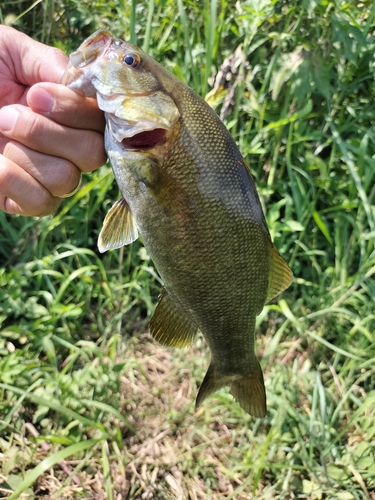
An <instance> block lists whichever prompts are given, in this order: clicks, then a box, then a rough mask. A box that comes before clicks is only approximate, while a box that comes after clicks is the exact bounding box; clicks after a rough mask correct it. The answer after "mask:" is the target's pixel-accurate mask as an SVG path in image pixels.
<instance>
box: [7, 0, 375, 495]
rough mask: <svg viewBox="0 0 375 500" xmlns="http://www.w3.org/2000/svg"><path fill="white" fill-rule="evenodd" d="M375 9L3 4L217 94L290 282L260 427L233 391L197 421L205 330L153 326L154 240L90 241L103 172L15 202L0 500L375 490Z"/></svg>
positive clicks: (108, 194) (270, 342)
mask: <svg viewBox="0 0 375 500" xmlns="http://www.w3.org/2000/svg"><path fill="white" fill-rule="evenodd" d="M374 16H375V3H374V2H373V1H372V0H371V1H370V0H365V1H362V2H354V1H351V0H347V1H344V0H304V1H297V0H288V1H286V0H281V1H276V0H243V1H241V2H240V1H238V2H235V1H231V0H211V1H209V0H207V1H199V2H196V1H195V0H177V1H172V0H159V1H158V0H149V1H146V0H145V1H138V2H137V1H135V0H133V2H130V1H129V2H126V1H125V2H122V1H120V0H106V1H104V0H95V1H87V0H36V1H35V2H33V3H32V2H30V1H23V0H19V1H17V2H15V1H14V0H2V1H1V3H0V21H1V22H2V23H5V24H10V25H13V26H14V27H16V28H17V29H19V30H22V31H24V32H26V33H27V34H29V35H30V36H32V37H33V38H36V39H38V40H40V41H43V42H44V43H48V44H54V45H56V46H58V47H60V48H62V49H63V50H64V51H66V52H70V51H72V50H74V49H75V48H77V47H78V45H79V44H80V43H81V42H82V41H83V39H85V38H86V37H87V36H89V35H90V34H91V33H92V32H93V31H94V30H96V29H97V28H99V27H100V28H104V29H109V30H110V31H111V32H112V33H113V34H114V35H116V36H119V37H124V38H125V39H127V40H131V41H133V42H135V43H137V44H139V45H140V46H142V47H143V48H144V49H145V50H146V51H148V52H149V53H150V54H151V55H152V56H153V57H154V58H155V59H157V60H158V61H159V62H161V63H162V64H163V65H165V66H166V67H167V68H168V69H169V70H170V71H172V72H173V73H175V74H176V75H177V76H178V77H180V78H181V79H182V80H184V81H185V82H187V83H188V84H189V85H191V86H192V87H193V88H194V89H195V90H196V91H197V92H198V93H199V94H201V95H202V96H205V95H207V94H208V93H209V94H208V96H207V100H208V101H209V103H210V104H211V105H212V106H213V107H215V108H216V110H217V111H218V113H221V116H222V117H223V118H224V120H225V123H226V125H227V126H228V128H229V130H230V132H231V133H232V135H233V137H234V138H235V140H236V141H237V143H238V144H239V146H240V148H241V150H242V152H243V154H244V156H245V157H246V158H247V160H248V162H249V164H250V165H251V168H252V171H253V174H254V177H255V179H256V183H257V185H258V188H259V192H260V195H261V199H262V203H263V204H264V209H265V212H266V214H267V221H268V224H269V227H270V231H271V233H272V236H273V238H274V241H275V244H276V246H277V247H278V248H279V250H280V252H281V254H282V255H283V256H284V257H285V259H286V260H287V261H288V262H289V263H290V265H291V267H292V269H293V271H294V274H295V280H294V283H293V285H292V286H291V287H290V288H289V289H288V290H287V291H286V292H285V293H284V294H283V295H282V296H281V297H279V298H278V300H276V301H274V302H273V303H272V304H270V305H268V306H266V307H265V309H264V311H263V313H262V314H261V315H260V317H259V318H258V323H257V325H258V330H257V333H258V336H257V352H258V354H259V355H260V356H261V357H262V366H263V369H264V373H265V383H266V388H267V394H268V406H269V409H268V413H267V417H266V418H265V419H264V420H257V419H254V418H252V417H250V416H249V415H246V414H245V413H244V412H243V411H242V410H241V409H240V408H239V406H238V405H237V404H236V403H235V402H234V401H233V399H232V397H231V396H230V395H228V394H227V392H225V391H223V392H220V393H218V394H217V395H215V396H214V397H212V398H210V399H209V400H208V401H206V402H205V404H204V406H203V407H202V408H200V409H199V410H198V411H197V412H195V411H194V398H195V394H196V390H197V386H198V385H199V383H200V382H201V380H202V377H203V374H204V372H205V370H206V367H207V365H208V350H207V348H206V347H205V345H204V342H203V341H202V340H201V339H200V340H198V342H197V346H196V347H193V348H191V349H189V350H184V351H178V350H172V349H169V350H168V349H164V348H160V347H159V346H157V345H156V344H155V343H154V342H153V341H152V339H150V338H149V336H148V334H147V324H148V320H149V318H150V315H151V313H152V311H153V308H154V307H155V304H156V301H157V295H158V290H159V288H160V283H159V279H158V277H157V275H156V273H155V270H154V268H153V264H152V262H151V261H150V259H149V256H148V254H147V252H146V250H145V249H144V247H143V246H142V242H141V241H137V242H135V243H134V244H133V245H132V246H130V247H126V248H125V249H122V250H120V251H112V252H108V253H106V254H104V255H99V254H98V251H97V249H96V241H97V237H98V233H99V231H100V228H101V223H102V220H103V218H104V216H105V214H106V212H107V211H108V209H109V208H110V207H111V205H112V204H113V202H114V201H115V200H116V199H117V198H118V189H117V186H116V184H115V182H114V181H113V177H112V174H111V171H110V167H109V166H108V165H107V166H103V167H102V168H101V169H100V170H98V171H97V172H95V173H94V174H93V175H87V176H85V186H84V187H83V188H82V189H81V190H80V191H79V192H78V193H77V194H76V195H75V196H74V197H73V198H70V199H68V200H66V201H65V202H64V204H63V205H62V207H61V208H60V209H59V210H58V212H57V213H56V214H54V215H53V216H50V217H46V218H43V219H36V218H35V219H34V218H22V217H11V216H7V215H5V214H4V213H0V285H1V288H0V470H1V473H0V483H1V486H0V497H6V498H11V499H15V498H30V499H32V498H51V499H53V498H69V499H76V498H77V499H78V498H95V499H136V498H140V499H153V498H155V499H173V498H178V499H185V498H186V499H219V498H228V499H249V498H256V499H271V498H272V499H294V498H298V499H307V498H308V499H313V500H320V499H336V500H337V499H339V500H352V499H353V500H354V499H355V500H357V499H375V459H374V450H375V368H374V359H375V343H374V329H375V305H374V297H375V281H374V274H375V247H374V238H375V207H374V198H375V164H374V155H375V130H374V121H375V101H374V95H375V85H374V68H375V61H374V52H375V31H374V30H375V21H374ZM226 58H230V59H229V60H228V59H226ZM223 63H224V65H223V66H222V64H223ZM220 68H221V69H222V71H221V73H220V75H222V76H223V78H221V79H220V78H219V77H220V75H219V77H218V72H219V70H220ZM215 83H216V85H215ZM202 245H204V242H202ZM228 307H230V297H228Z"/></svg>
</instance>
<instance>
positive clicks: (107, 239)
mask: <svg viewBox="0 0 375 500" xmlns="http://www.w3.org/2000/svg"><path fill="white" fill-rule="evenodd" d="M137 238H138V229H137V226H136V225H135V222H134V219H133V215H132V213H131V212H130V208H129V205H128V204H127V202H126V201H125V199H124V198H123V197H122V196H121V198H120V199H119V200H117V201H116V203H115V204H114V205H113V206H112V208H111V209H110V210H109V212H108V213H107V215H106V217H105V219H104V222H103V227H102V230H101V231H100V234H99V239H98V248H99V252H101V253H103V252H106V251H107V250H110V249H112V248H120V247H122V246H124V245H129V244H130V243H132V242H133V241H135V240H136V239H137Z"/></svg>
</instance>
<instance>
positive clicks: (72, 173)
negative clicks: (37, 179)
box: [49, 159, 81, 196]
mask: <svg viewBox="0 0 375 500" xmlns="http://www.w3.org/2000/svg"><path fill="white" fill-rule="evenodd" d="M80 175H81V171H80V170H79V169H78V168H77V167H76V166H75V165H74V164H73V163H71V162H70V161H68V160H63V159H56V161H55V165H54V176H53V179H51V182H50V186H49V189H50V191H51V193H52V194H53V196H62V195H63V194H66V193H70V192H71V191H73V190H74V189H75V188H76V187H77V185H78V183H79V179H80Z"/></svg>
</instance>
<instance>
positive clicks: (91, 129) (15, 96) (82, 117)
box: [0, 26, 106, 216]
mask: <svg viewBox="0 0 375 500" xmlns="http://www.w3.org/2000/svg"><path fill="white" fill-rule="evenodd" d="M67 63H68V57H67V56H66V55H65V54H64V53H63V52H61V51H60V50H58V49H55V48H52V47H48V46H46V45H43V44H41V43H39V42H36V41H34V40H32V39H31V38H29V37H28V36H26V35H24V34H23V33H20V32H19V31H16V30H15V29H13V28H9V27H7V26H0V210H3V211H4V212H7V213H9V214H21V215H31V216H43V215H48V214H50V213H52V212H54V211H55V210H56V208H57V207H58V206H59V205H60V203H61V198H59V197H61V196H63V195H65V194H66V193H70V192H72V191H74V190H75V188H76V187H77V186H78V184H79V182H80V178H81V172H90V171H92V170H95V169H96V168H99V167H100V166H101V165H103V164H104V163H105V161H106V154H105V151H104V144H103V131H104V126H105V122H104V116H103V113H102V112H101V111H100V110H99V109H98V108H97V105H96V100H95V99H89V98H86V97H83V96H80V95H77V94H76V93H75V92H73V91H72V90H70V89H68V88H66V87H64V86H63V85H59V82H60V80H61V77H62V75H63V73H64V70H65V68H66V65H67Z"/></svg>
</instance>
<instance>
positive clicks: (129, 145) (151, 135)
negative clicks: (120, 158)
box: [121, 128, 167, 151]
mask: <svg viewBox="0 0 375 500" xmlns="http://www.w3.org/2000/svg"><path fill="white" fill-rule="evenodd" d="M166 132H167V131H166V130H165V129H164V128H155V129H153V130H146V131H144V132H140V133H139V134H135V135H133V136H132V137H125V139H123V140H122V141H121V144H122V146H123V147H124V148H125V149H131V150H142V151H145V150H149V149H153V148H155V147H156V146H161V145H162V144H164V143H165V142H166V140H167V137H166Z"/></svg>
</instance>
